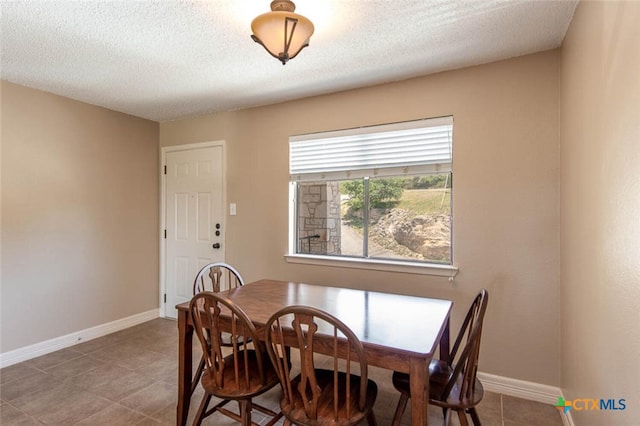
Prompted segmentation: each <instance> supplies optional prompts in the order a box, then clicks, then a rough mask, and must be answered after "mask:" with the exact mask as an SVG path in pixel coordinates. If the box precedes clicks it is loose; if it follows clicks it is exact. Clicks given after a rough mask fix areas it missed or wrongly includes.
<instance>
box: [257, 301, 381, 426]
mask: <svg viewBox="0 0 640 426" xmlns="http://www.w3.org/2000/svg"><path fill="white" fill-rule="evenodd" d="M265 342H266V347H267V351H268V353H269V357H270V358H271V361H272V363H273V364H274V366H275V367H276V371H277V373H278V377H279V379H280V385H281V387H282V396H281V398H280V409H281V410H282V414H284V416H285V422H284V424H285V426H288V425H291V424H292V423H293V424H296V425H313V426H322V425H355V424H356V423H358V422H359V421H361V420H362V419H364V418H366V419H367V421H368V423H369V424H370V425H375V424H376V419H375V415H374V413H373V403H374V402H375V400H376V396H377V393H378V387H377V385H376V383H375V382H374V381H373V380H370V379H369V378H368V366H367V360H366V356H365V353H364V348H363V346H362V343H361V342H360V340H359V339H358V337H357V336H356V335H355V334H354V333H353V331H352V330H350V329H349V328H348V327H347V326H346V325H345V324H344V323H343V322H342V321H340V320H339V319H337V318H335V317H334V316H332V315H330V314H329V313H326V312H324V311H322V310H319V309H316V308H312V307H306V306H289V307H285V308H283V309H281V310H279V311H278V312H276V313H275V314H273V315H272V316H271V318H270V319H269V321H268V322H267V327H266V329H265ZM293 347H296V348H298V353H299V358H300V359H299V361H300V362H299V365H300V374H297V375H295V376H294V374H293V372H292V370H291V367H290V365H291V360H290V357H291V353H294V352H295V351H293V350H289V348H293ZM316 351H320V352H322V353H326V354H330V356H329V357H328V358H327V357H324V356H322V358H319V357H321V356H320V355H318V353H317V352H316ZM329 360H330V366H329V367H328V368H326V369H323V368H318V363H319V362H323V363H326V364H329V363H328V362H327V361H329ZM326 364H325V365H326Z"/></svg>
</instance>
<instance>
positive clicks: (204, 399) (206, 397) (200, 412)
mask: <svg viewBox="0 0 640 426" xmlns="http://www.w3.org/2000/svg"><path fill="white" fill-rule="evenodd" d="M209 401H211V395H209V393H208V392H205V393H204V396H203V397H202V402H201V403H200V407H198V413H197V414H196V419H195V420H194V421H193V424H194V425H196V426H200V424H202V420H203V419H204V413H206V412H207V406H208V405H209Z"/></svg>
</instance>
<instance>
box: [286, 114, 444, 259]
mask: <svg viewBox="0 0 640 426" xmlns="http://www.w3.org/2000/svg"><path fill="white" fill-rule="evenodd" d="M452 131H453V119H452V118H451V117H444V118H437V119H428V120H418V121H412V122H405V123H394V124H389V125H383V126H374V127H366V128H359V129H350V130H346V131H337V132H326V133H322V134H313V135H304V136H296V137H292V138H291V141H290V166H291V167H290V169H291V170H290V172H291V185H292V189H293V191H292V193H293V197H292V202H293V205H292V212H293V215H292V218H293V220H294V222H295V223H293V224H292V227H291V230H292V236H291V237H292V252H294V253H295V254H311V255H320V256H347V257H352V258H367V259H393V260H404V261H414V262H427V263H438V264H447V265H450V264H451V263H452V250H451V235H452V234H451V225H452V223H451V218H452V215H451V196H452V167H451V162H452V161H451V151H452Z"/></svg>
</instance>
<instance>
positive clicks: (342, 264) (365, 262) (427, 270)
mask: <svg viewBox="0 0 640 426" xmlns="http://www.w3.org/2000/svg"><path fill="white" fill-rule="evenodd" d="M284 258H285V260H286V261H287V262H288V263H302V264H306V265H319V266H334V267H338V268H356V269H368V270H371V271H386V272H404V273H409V274H421V275H434V276H438V277H448V278H449V281H453V277H455V276H456V274H457V273H458V268H457V267H455V266H451V265H438V264H434V263H417V262H403V261H399V260H382V259H375V260H374V259H361V258H355V257H332V256H317V255H312V254H285V255H284Z"/></svg>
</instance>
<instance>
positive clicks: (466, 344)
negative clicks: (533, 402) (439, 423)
mask: <svg viewBox="0 0 640 426" xmlns="http://www.w3.org/2000/svg"><path fill="white" fill-rule="evenodd" d="M488 301H489V294H488V293H487V291H486V290H485V289H482V290H481V291H480V293H478V295H477V296H476V297H475V299H474V300H473V303H471V306H470V307H469V311H468V312H467V316H466V317H465V319H464V321H463V323H462V326H461V327H460V332H459V333H458V336H457V337H456V341H455V343H454V345H453V348H452V349H451V352H450V354H449V357H448V358H447V359H445V360H432V361H431V363H430V364H429V404H432V405H436V406H438V407H441V408H442V411H443V414H444V424H445V425H448V424H449V422H450V420H451V411H455V412H457V413H458V418H459V419H460V425H463V426H464V425H468V424H469V423H468V421H467V416H466V414H467V413H468V414H469V415H470V416H471V419H472V421H473V424H474V425H480V418H479V417H478V413H477V412H476V409H475V406H476V405H477V404H478V403H479V402H480V400H482V396H483V394H484V390H483V388H482V383H480V380H478V378H477V377H476V373H477V371H478V357H479V354H480V338H481V337H482V323H483V320H484V314H485V311H486V310H487V303H488ZM392 379H393V386H394V387H395V388H396V389H397V390H398V391H399V392H400V401H398V406H397V408H396V413H395V415H394V418H393V422H392V424H393V425H394V426H397V425H399V424H400V419H401V418H402V414H403V413H404V410H405V408H406V406H407V401H408V400H409V397H410V386H409V381H410V377H409V375H408V374H406V373H400V372H397V371H396V372H394V373H393V377H392Z"/></svg>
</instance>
